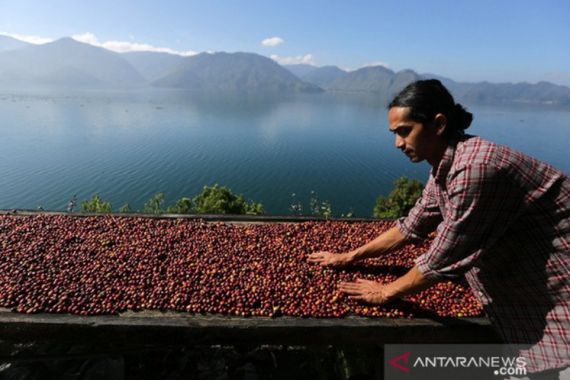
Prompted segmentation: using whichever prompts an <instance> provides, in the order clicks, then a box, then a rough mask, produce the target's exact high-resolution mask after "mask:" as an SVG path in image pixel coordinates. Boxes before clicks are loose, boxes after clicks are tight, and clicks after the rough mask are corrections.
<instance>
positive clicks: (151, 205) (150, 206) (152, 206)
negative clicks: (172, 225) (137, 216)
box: [144, 193, 164, 214]
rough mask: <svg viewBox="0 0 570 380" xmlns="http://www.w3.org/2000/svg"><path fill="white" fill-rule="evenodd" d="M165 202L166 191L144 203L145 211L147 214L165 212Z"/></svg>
mask: <svg viewBox="0 0 570 380" xmlns="http://www.w3.org/2000/svg"><path fill="white" fill-rule="evenodd" d="M163 203H164V193H157V194H155V195H154V197H152V198H150V199H149V201H148V202H146V203H145V204H144V212H145V213H147V214H162V213H163V212H164V210H163V209H162V204H163Z"/></svg>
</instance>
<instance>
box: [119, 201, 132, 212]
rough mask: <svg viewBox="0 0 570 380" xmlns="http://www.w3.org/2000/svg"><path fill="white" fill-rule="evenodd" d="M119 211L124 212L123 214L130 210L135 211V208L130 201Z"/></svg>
mask: <svg viewBox="0 0 570 380" xmlns="http://www.w3.org/2000/svg"><path fill="white" fill-rule="evenodd" d="M119 212H121V213H123V214H128V213H129V212H133V210H132V209H131V205H130V204H128V203H125V204H124V205H123V206H122V207H121V208H120V209H119Z"/></svg>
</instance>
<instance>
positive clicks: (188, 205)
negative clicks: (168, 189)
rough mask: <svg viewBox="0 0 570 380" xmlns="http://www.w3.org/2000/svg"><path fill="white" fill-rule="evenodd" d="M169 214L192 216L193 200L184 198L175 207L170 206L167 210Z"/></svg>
mask: <svg viewBox="0 0 570 380" xmlns="http://www.w3.org/2000/svg"><path fill="white" fill-rule="evenodd" d="M167 212H168V213H169V214H192V213H193V212H194V208H193V204H192V199H190V198H187V197H182V198H180V199H179V200H178V201H176V203H175V204H174V206H170V207H169V208H168V210H167Z"/></svg>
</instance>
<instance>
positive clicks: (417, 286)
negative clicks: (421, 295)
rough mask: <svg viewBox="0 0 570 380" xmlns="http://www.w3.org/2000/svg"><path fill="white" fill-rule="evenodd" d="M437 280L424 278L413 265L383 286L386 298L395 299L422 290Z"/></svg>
mask: <svg viewBox="0 0 570 380" xmlns="http://www.w3.org/2000/svg"><path fill="white" fill-rule="evenodd" d="M437 282H438V281H437V280H433V279H431V280H428V279H426V278H425V277H424V276H423V275H422V273H421V272H420V271H419V269H418V268H417V267H416V266H414V267H413V268H412V269H410V270H409V271H408V273H406V274H405V275H403V276H402V277H400V278H398V279H397V280H395V281H393V282H391V283H389V284H386V285H384V286H385V289H386V294H387V296H388V298H389V299H396V298H400V297H403V296H406V295H408V294H414V293H417V292H421V291H422V290H425V289H427V288H429V287H430V286H432V285H434V284H436V283H437Z"/></svg>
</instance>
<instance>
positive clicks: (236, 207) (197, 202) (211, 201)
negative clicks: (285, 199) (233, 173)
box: [193, 184, 263, 215]
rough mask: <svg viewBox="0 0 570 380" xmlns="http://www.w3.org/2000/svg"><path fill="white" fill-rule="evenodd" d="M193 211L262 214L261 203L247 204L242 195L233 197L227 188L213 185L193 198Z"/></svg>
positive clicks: (205, 187)
mask: <svg viewBox="0 0 570 380" xmlns="http://www.w3.org/2000/svg"><path fill="white" fill-rule="evenodd" d="M193 202H194V206H195V207H194V209H195V210H196V213H197V214H251V215H259V214H262V213H263V205H262V204H261V203H254V202H251V203H248V202H246V200H245V198H244V197H243V195H239V196H238V195H235V194H233V193H232V192H231V190H230V189H228V188H227V187H222V186H219V185H218V184H215V185H214V186H212V187H208V186H204V189H203V190H202V193H200V194H199V195H197V196H196V197H194V199H193Z"/></svg>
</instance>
